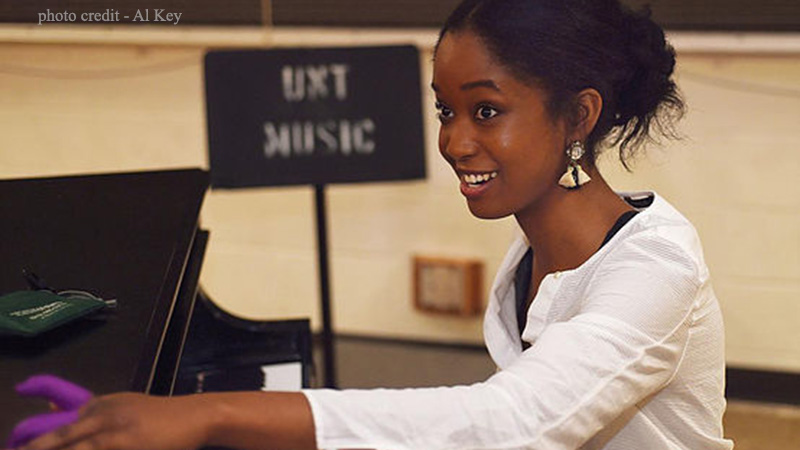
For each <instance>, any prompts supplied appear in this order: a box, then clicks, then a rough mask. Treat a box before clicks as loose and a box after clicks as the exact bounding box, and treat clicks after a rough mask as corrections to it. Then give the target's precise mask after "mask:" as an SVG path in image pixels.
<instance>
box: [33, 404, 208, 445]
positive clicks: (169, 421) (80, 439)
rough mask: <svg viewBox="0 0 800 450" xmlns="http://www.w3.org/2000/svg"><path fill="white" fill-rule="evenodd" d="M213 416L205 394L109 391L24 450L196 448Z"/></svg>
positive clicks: (205, 434)
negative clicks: (118, 392)
mask: <svg viewBox="0 0 800 450" xmlns="http://www.w3.org/2000/svg"><path fill="white" fill-rule="evenodd" d="M213 417H214V414H213V407H212V406H211V405H210V404H209V402H208V401H207V399H206V398H205V397H204V396H200V395H196V396H185V397H172V398H163V397H150V396H146V395H142V394H130V393H128V394H115V395H109V396H105V397H99V398H96V399H93V400H91V401H90V402H89V403H87V404H86V405H85V406H84V407H83V408H81V410H80V415H79V419H78V421H76V422H75V423H73V424H70V425H67V426H64V427H62V428H59V429H57V430H56V431H54V432H52V433H49V434H46V435H44V436H41V437H39V438H37V439H35V440H33V441H31V442H29V443H28V444H27V445H25V446H23V447H20V450H62V449H70V450H105V449H109V450H110V449H115V450H125V449H130V450H134V449H136V450H141V449H148V450H190V449H195V448H198V447H201V446H203V445H204V444H205V443H206V442H207V441H208V437H209V430H210V429H211V426H212V421H213Z"/></svg>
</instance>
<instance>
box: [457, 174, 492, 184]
mask: <svg viewBox="0 0 800 450" xmlns="http://www.w3.org/2000/svg"><path fill="white" fill-rule="evenodd" d="M496 176H497V172H488V173H481V174H473V173H469V174H466V175H462V177H461V179H462V180H464V182H465V183H467V184H469V185H471V186H477V185H480V184H483V183H486V182H487V181H489V180H491V179H493V178H494V177H496Z"/></svg>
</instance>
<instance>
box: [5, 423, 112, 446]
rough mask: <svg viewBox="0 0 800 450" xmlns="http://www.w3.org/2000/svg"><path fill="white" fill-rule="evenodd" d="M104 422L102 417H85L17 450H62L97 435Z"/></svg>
mask: <svg viewBox="0 0 800 450" xmlns="http://www.w3.org/2000/svg"><path fill="white" fill-rule="evenodd" d="M104 422H105V420H104V419H103V418H102V417H98V416H90V417H85V418H82V419H80V420H78V421H77V422H75V423H73V424H71V425H67V426H64V427H61V428H57V429H56V430H55V431H53V432H52V433H48V434H45V435H43V436H40V437H38V438H36V439H33V440H31V441H30V442H29V443H28V444H26V445H24V446H22V447H19V449H18V450H58V449H63V448H65V447H69V446H71V445H73V444H75V443H76V442H79V441H83V440H86V439H89V438H90V437H91V436H93V435H95V434H97V433H99V432H100V431H102V430H103V428H104V427H105V426H104Z"/></svg>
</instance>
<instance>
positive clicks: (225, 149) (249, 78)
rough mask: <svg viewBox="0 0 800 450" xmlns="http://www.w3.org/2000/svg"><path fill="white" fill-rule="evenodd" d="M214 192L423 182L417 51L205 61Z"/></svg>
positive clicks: (265, 53)
mask: <svg viewBox="0 0 800 450" xmlns="http://www.w3.org/2000/svg"><path fill="white" fill-rule="evenodd" d="M205 66H206V103H207V108H208V139H209V156H210V162H211V179H212V180H211V182H212V185H213V186H215V187H229V188H235V187H246V186H276V185H291V184H328V183H349V182H362V181H386V180H407V179H418V178H424V177H425V152H424V143H423V136H422V112H421V91H420V71H419V53H418V51H417V49H416V48H415V47H412V46H401V47H370V48H358V47H356V48H341V49H333V48H331V49H281V50H256V51H214V52H209V53H208V54H207V55H206V64H205Z"/></svg>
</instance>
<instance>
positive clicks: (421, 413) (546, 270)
mask: <svg viewBox="0 0 800 450" xmlns="http://www.w3.org/2000/svg"><path fill="white" fill-rule="evenodd" d="M673 67H674V53H673V51H672V49H671V48H670V47H669V46H668V45H667V44H666V43H665V41H664V35H663V32H662V30H661V29H660V28H658V26H656V25H655V24H654V23H653V22H651V21H650V20H649V19H647V18H645V17H641V16H638V15H635V14H632V13H630V12H629V11H627V10H625V9H623V8H622V7H621V6H620V5H619V3H618V2H617V1H616V0H592V1H586V0H528V1H525V0H466V1H464V2H463V3H462V4H461V5H460V6H459V7H458V8H457V9H456V10H455V11H454V12H453V14H452V15H451V16H450V18H449V19H448V21H447V23H446V24H445V26H444V28H443V30H442V32H441V35H440V39H439V42H438V44H437V47H436V52H435V58H434V75H433V89H434V91H435V92H436V96H437V109H438V111H439V118H440V121H441V129H440V137H439V147H440V151H441V153H442V155H443V156H444V158H445V159H446V160H447V161H448V162H449V163H450V165H451V166H452V167H453V168H454V170H455V172H456V175H457V176H458V178H459V180H460V189H461V192H462V194H463V195H464V196H465V197H466V200H467V204H468V206H469V209H470V211H472V213H473V214H474V215H475V216H477V217H480V218H486V219H493V218H500V217H505V216H508V215H512V214H513V215H514V217H515V218H516V219H517V221H518V223H519V225H520V229H521V231H522V235H521V236H520V238H519V239H517V241H516V242H515V243H514V244H513V245H512V247H511V249H510V250H509V252H508V254H507V257H506V259H505V262H504V263H503V264H502V266H501V268H500V270H499V272H498V274H497V277H496V280H495V283H494V286H493V287H492V290H491V298H490V302H489V307H488V310H487V314H486V322H485V338H486V342H487V346H488V348H489V351H490V353H491V355H492V358H493V359H494V360H495V362H496V363H497V366H498V368H499V370H498V372H497V374H495V375H494V376H492V377H491V378H489V379H488V380H486V381H485V382H483V383H477V384H475V385H472V386H463V387H455V388H431V389H411V390H366V391H341V392H337V391H330V390H309V391H305V392H303V393H225V394H204V395H197V396H187V397H178V398H169V399H166V398H149V397H146V396H142V395H136V394H122V395H114V396H108V397H103V398H99V399H96V400H93V401H91V402H90V403H89V404H88V405H87V406H86V407H84V409H83V410H82V413H81V419H80V420H78V421H77V422H76V423H74V424H72V425H70V426H67V427H64V428H61V429H59V430H58V431H56V432H55V433H51V434H49V435H45V436H43V437H40V438H38V439H36V440H34V441H32V442H31V443H29V444H27V445H26V446H24V447H23V449H24V450H55V449H75V450H83V449H87V450H88V449H93V450H94V449H112V448H114V449H142V448H147V449H150V450H160V449H164V450H179V449H180V450H183V449H187V448H197V447H201V446H204V445H215V446H226V447H233V448H242V449H267V448H276V449H277V448H285V449H312V448H385V449H511V448H533V449H574V448H579V447H581V448H605V449H675V448H686V449H700V448H702V449H728V448H731V447H732V443H731V442H730V441H727V440H724V439H723V438H722V429H721V417H722V413H723V411H724V407H725V401H724V398H723V385H724V378H723V377H724V375H723V372H724V360H723V330H722V321H721V316H720V312H719V308H718V305H717V302H716V298H715V297H714V293H713V291H712V289H711V285H710V283H709V277H708V271H707V269H706V266H705V264H704V262H703V256H702V250H701V249H700V244H699V241H698V239H697V236H696V233H695V231H694V229H693V227H692V226H691V224H689V223H688V221H686V219H685V218H683V217H682V216H681V215H680V214H679V213H678V212H677V211H676V210H675V209H673V208H672V207H671V206H670V205H669V204H668V203H667V202H666V201H665V200H663V199H662V198H660V197H659V196H657V195H655V194H653V193H642V194H635V195H618V194H616V193H615V192H613V191H612V190H611V188H610V187H609V186H608V185H607V184H606V182H605V181H604V180H603V177H602V176H601V175H600V173H599V172H598V170H597V167H596V165H595V157H596V155H597V153H598V152H599V150H600V149H601V148H602V147H603V146H604V145H608V144H618V145H619V147H620V150H619V151H620V158H621V159H622V161H623V163H626V162H627V160H628V158H629V157H630V155H631V153H632V151H633V150H634V149H635V148H636V147H637V145H638V144H641V143H642V142H644V141H647V140H649V139H651V138H653V136H651V132H653V131H661V130H669V129H670V128H669V125H670V124H671V119H673V118H674V117H676V116H677V115H679V114H680V112H681V111H682V108H683V104H682V102H681V100H680V98H679V96H678V94H677V92H676V87H675V84H674V83H673V81H672V80H671V75H672V70H673Z"/></svg>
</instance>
